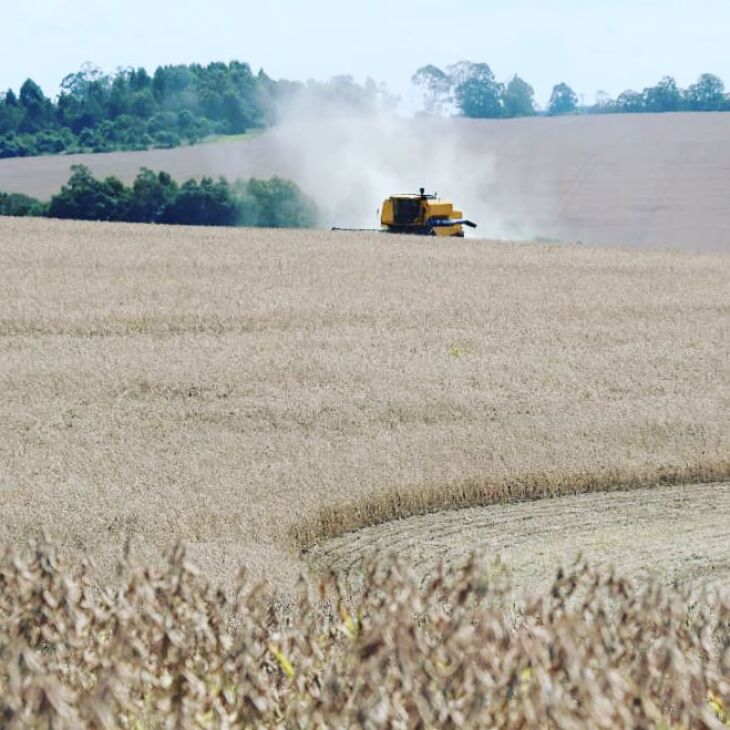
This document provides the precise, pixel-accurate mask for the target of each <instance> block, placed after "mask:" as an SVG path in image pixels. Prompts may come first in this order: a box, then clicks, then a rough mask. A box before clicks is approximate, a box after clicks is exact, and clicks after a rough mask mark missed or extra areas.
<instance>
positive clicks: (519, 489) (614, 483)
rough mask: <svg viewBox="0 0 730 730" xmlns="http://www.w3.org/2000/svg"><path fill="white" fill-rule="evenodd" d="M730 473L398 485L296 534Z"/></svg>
mask: <svg viewBox="0 0 730 730" xmlns="http://www.w3.org/2000/svg"><path fill="white" fill-rule="evenodd" d="M728 479H730V461H720V462H716V463H714V464H697V465H687V466H661V467H657V468H656V469H647V470H645V471H641V472H640V471H636V472H630V471H626V472H621V471H618V470H616V471H606V472H602V473H600V472H599V473H594V474H590V473H588V474H572V475H567V476H566V475H560V474H551V473H549V472H544V473H538V474H526V475H523V476H521V477H518V478H515V479H504V480H502V481H490V480H479V479H473V480H468V481H464V482H454V483H452V484H447V485H442V484H441V485H431V486H424V485H421V486H419V487H417V488H413V489H411V490H394V491H392V492H386V493H381V494H379V495H377V496H372V497H368V498H365V499H361V500H359V501H357V502H353V503H350V504H343V505H341V506H332V507H327V508H326V509H324V510H322V511H320V512H319V513H318V514H316V515H315V516H314V517H313V518H311V519H309V520H305V521H303V522H301V523H300V524H298V525H296V527H295V528H294V530H293V537H294V540H295V541H296V543H297V544H298V545H299V547H300V548H301V549H302V550H305V551H306V550H307V549H309V548H311V547H313V546H314V545H317V544H320V543H321V542H322V541H323V540H327V539H332V538H336V537H339V536H341V535H345V534H346V533H350V532H353V531H355V530H359V529H362V528H367V527H373V526H377V525H382V524H384V523H388V522H390V521H392V520H402V519H404V518H409V517H414V516H418V515H425V514H429V513H436V512H443V511H446V510H461V509H465V508H470V507H482V506H489V505H504V504H512V503H519V502H534V501H538V500H544V499H551V498H555V497H564V496H571V495H579V494H591V493H606V492H626V491H632V490H646V489H648V488H651V487H654V486H660V485H683V484H692V483H700V482H701V483H705V484H710V483H713V482H714V483H716V482H724V481H727V480H728Z"/></svg>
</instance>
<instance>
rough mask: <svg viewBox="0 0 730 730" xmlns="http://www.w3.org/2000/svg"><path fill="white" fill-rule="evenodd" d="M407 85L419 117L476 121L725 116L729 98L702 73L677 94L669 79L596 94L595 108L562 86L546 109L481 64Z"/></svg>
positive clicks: (427, 70) (516, 80)
mask: <svg viewBox="0 0 730 730" xmlns="http://www.w3.org/2000/svg"><path fill="white" fill-rule="evenodd" d="M411 81H412V82H413V83H414V84H415V85H416V86H418V87H420V88H421V90H422V92H423V108H424V111H423V113H424V114H425V115H427V116H437V115H442V114H444V113H453V112H455V113H457V114H459V115H461V116H464V117H472V118H477V119H509V118H514V117H528V116H536V115H538V114H543V115H547V116H560V115H564V114H641V113H650V112H653V113H657V112H679V111H689V112H718V111H730V94H727V93H725V84H724V82H723V81H722V79H720V78H719V77H717V76H715V75H714V74H709V73H707V74H702V75H701V76H700V77H699V78H698V79H697V82H696V83H694V84H692V85H691V86H689V88H687V89H682V88H680V87H679V86H678V85H677V82H676V81H675V80H674V78H672V77H671V76H665V77H664V78H662V79H661V80H660V81H659V82H658V83H657V84H656V85H655V86H649V87H647V88H645V89H644V90H643V91H624V92H623V93H622V94H619V96H618V97H617V98H616V99H612V98H611V97H609V96H608V95H607V94H605V93H603V92H599V93H598V94H597V98H596V103H595V104H593V105H591V106H586V105H582V104H581V103H580V101H579V98H578V95H577V94H576V93H575V91H573V89H571V88H570V86H568V84H566V83H559V84H556V85H555V86H554V87H553V91H552V94H551V96H550V100H549V101H548V104H547V107H546V108H545V110H544V111H543V110H540V108H539V107H538V105H537V103H536V101H535V90H534V89H533V88H532V86H531V85H530V84H529V83H527V81H525V80H524V79H522V78H520V77H519V76H518V75H516V74H515V75H514V76H513V77H512V79H510V81H508V82H507V83H501V82H499V81H497V79H496V78H495V76H494V73H492V69H491V68H490V67H489V65H488V64H486V63H471V62H470V61H460V62H459V63H456V64H454V65H452V66H448V67H446V69H445V70H442V69H440V68H438V67H437V66H431V65H429V66H423V67H422V68H419V69H418V71H416V73H415V74H414V75H413V77H412V79H411Z"/></svg>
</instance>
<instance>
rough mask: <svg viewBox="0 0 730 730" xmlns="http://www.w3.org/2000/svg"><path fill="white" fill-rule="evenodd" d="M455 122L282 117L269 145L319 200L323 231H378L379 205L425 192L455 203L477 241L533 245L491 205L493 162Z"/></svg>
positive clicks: (329, 114)
mask: <svg viewBox="0 0 730 730" xmlns="http://www.w3.org/2000/svg"><path fill="white" fill-rule="evenodd" d="M453 122H454V120H439V119H399V118H398V117H396V116H394V115H392V114H390V113H388V112H384V111H382V110H373V111H369V112H363V113H361V114H358V115H353V114H352V111H351V110H349V113H348V112H346V111H341V112H340V113H338V111H337V110H333V109H332V107H329V108H328V109H327V110H326V112H325V114H323V115H317V114H312V113H302V108H301V105H297V106H296V107H295V108H293V109H292V110H291V111H290V112H288V111H287V110H285V111H283V112H282V115H281V121H280V123H279V124H278V125H277V126H276V127H275V128H274V129H273V130H272V131H271V132H270V140H269V141H270V144H272V145H273V146H274V148H275V149H276V150H277V155H276V156H277V158H279V159H280V160H282V161H285V162H284V167H285V169H286V174H287V175H288V176H289V177H291V178H292V179H293V180H294V181H295V182H296V183H297V184H298V185H300V186H301V188H302V189H303V190H304V191H305V192H306V193H307V194H308V195H310V196H311V197H312V198H314V200H315V202H316V203H317V205H318V207H319V209H320V212H321V224H322V225H323V226H324V227H329V226H342V227H353V228H378V227H379V226H380V219H379V216H378V210H379V207H380V205H381V203H382V201H383V200H384V199H385V198H386V197H387V196H389V195H392V194H394V193H407V192H416V191H417V190H418V188H419V187H425V188H426V190H427V191H428V192H431V193H433V192H436V193H438V194H439V195H440V196H441V197H443V198H445V199H449V200H452V201H453V202H454V204H455V205H456V206H457V207H458V208H459V209H460V210H462V211H463V213H464V215H465V216H466V217H468V218H470V219H471V220H473V221H475V222H476V223H477V224H478V225H479V227H478V228H477V230H476V231H475V232H473V233H469V232H467V235H472V236H474V235H476V236H480V237H497V238H499V237H501V238H508V237H512V238H517V237H520V238H529V237H531V236H532V235H534V233H533V232H532V231H531V230H529V227H528V225H527V224H526V223H525V222H524V221H519V222H518V223H515V221H514V220H511V221H506V220H504V219H503V217H502V216H500V213H499V211H498V210H495V209H494V207H492V206H490V204H489V190H490V189H491V188H492V187H493V186H494V185H495V183H496V179H495V178H496V175H495V160H494V157H493V156H492V155H491V154H488V153H485V152H484V151H483V150H482V151H479V152H475V151H474V150H473V149H470V146H469V144H468V140H467V139H465V138H464V137H463V135H461V134H459V128H458V126H455V125H454V123H453Z"/></svg>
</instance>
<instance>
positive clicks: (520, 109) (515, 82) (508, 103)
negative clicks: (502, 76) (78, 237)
mask: <svg viewBox="0 0 730 730" xmlns="http://www.w3.org/2000/svg"><path fill="white" fill-rule="evenodd" d="M534 114H535V90H534V89H533V88H532V86H530V84H528V83H527V82H526V81H525V80H524V79H521V78H520V77H519V76H518V75H517V74H515V75H514V76H513V77H512V79H511V80H510V82H509V83H508V84H507V86H506V88H505V90H504V116H505V117H531V116H533V115H534Z"/></svg>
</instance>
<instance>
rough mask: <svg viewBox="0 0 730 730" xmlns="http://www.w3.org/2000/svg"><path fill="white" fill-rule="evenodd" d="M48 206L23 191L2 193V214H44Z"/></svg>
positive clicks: (0, 209) (0, 208)
mask: <svg viewBox="0 0 730 730" xmlns="http://www.w3.org/2000/svg"><path fill="white" fill-rule="evenodd" d="M45 214H46V206H45V204H44V203H41V201H40V200H36V199H35V198H31V197H30V196H28V195H23V194H22V193H0V215H9V216H16V217H22V216H44V215H45Z"/></svg>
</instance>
